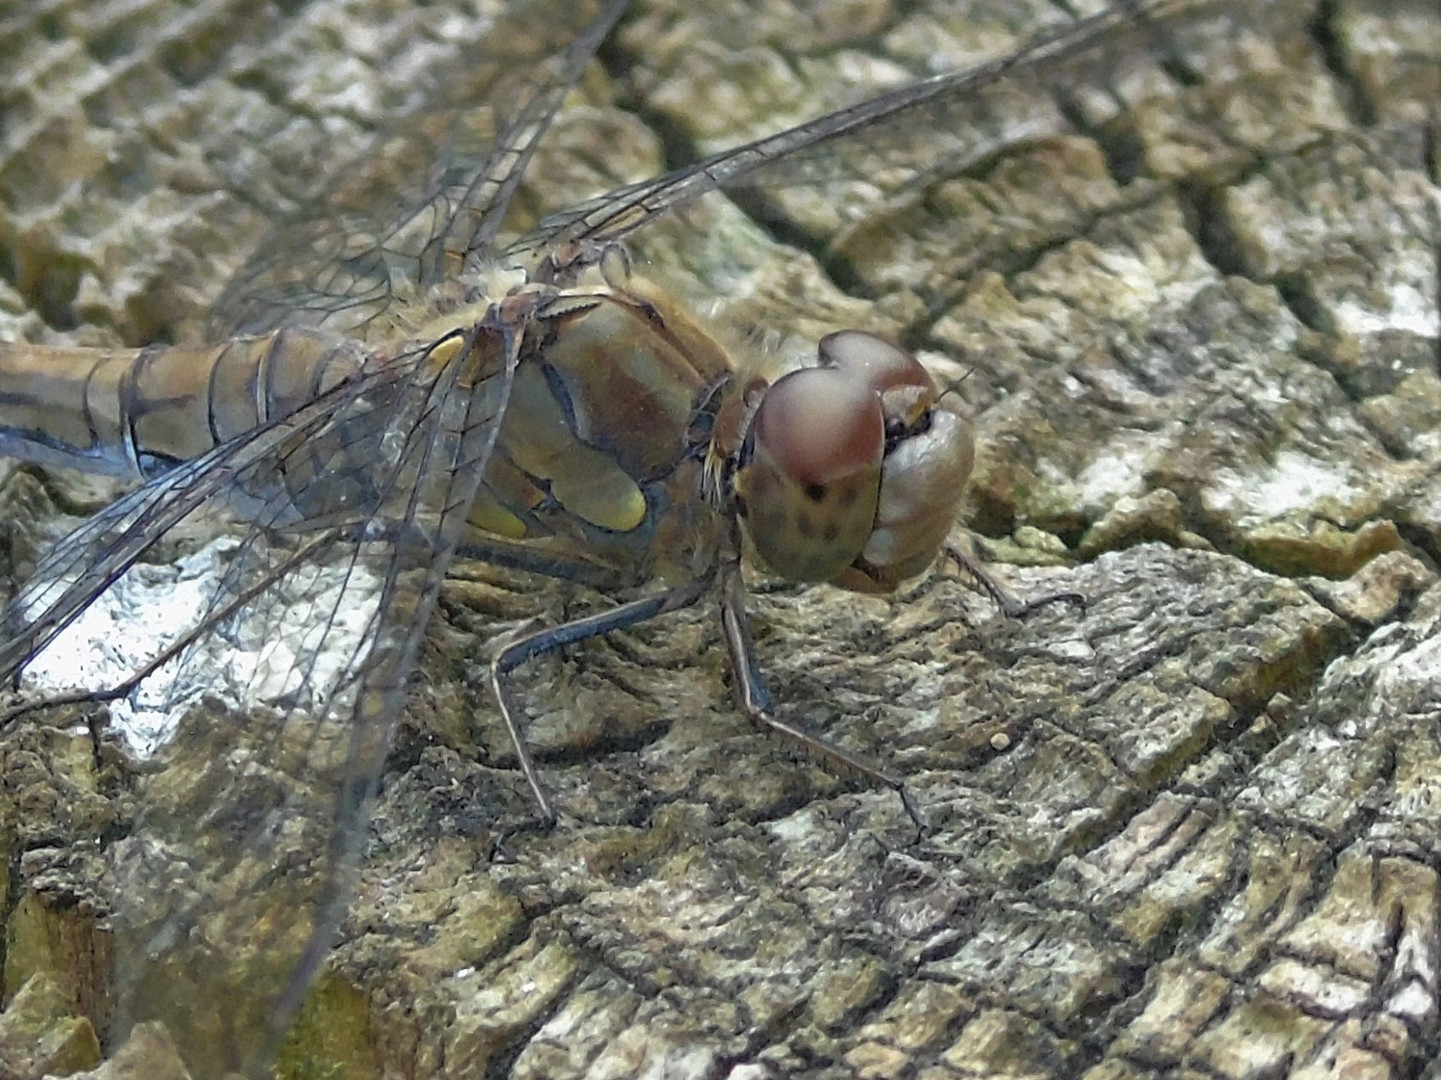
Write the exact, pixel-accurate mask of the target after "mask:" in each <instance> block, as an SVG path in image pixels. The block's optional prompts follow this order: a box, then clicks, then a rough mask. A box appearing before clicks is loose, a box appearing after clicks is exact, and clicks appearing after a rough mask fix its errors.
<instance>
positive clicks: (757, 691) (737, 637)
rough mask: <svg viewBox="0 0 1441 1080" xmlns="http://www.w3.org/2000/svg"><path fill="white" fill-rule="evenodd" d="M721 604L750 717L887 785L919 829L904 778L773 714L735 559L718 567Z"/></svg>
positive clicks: (742, 700)
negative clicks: (747, 615)
mask: <svg viewBox="0 0 1441 1080" xmlns="http://www.w3.org/2000/svg"><path fill="white" fill-rule="evenodd" d="M720 608H721V629H722V636H723V637H724V638H725V643H726V651H727V652H728V653H729V654H730V661H731V670H732V671H733V672H734V673H735V680H736V694H737V696H738V697H739V698H740V703H741V708H743V709H744V710H745V712H746V715H747V716H749V717H750V718H751V720H752V721H754V722H755V723H757V724H762V725H764V726H765V727H768V728H770V729H771V730H772V731H777V732H780V733H781V734H782V735H785V736H787V737H788V738H791V739H794V740H795V741H796V742H798V743H800V744H801V745H802V746H804V747H805V748H806V749H808V750H810V751H812V752H813V753H816V754H819V755H821V756H822V757H825V758H829V759H830V760H831V761H833V762H836V763H837V764H839V765H840V766H842V767H843V768H847V769H851V770H853V771H855V772H858V773H860V774H861V775H862V776H865V777H868V778H869V779H871V780H873V781H875V782H876V783H878V784H882V785H884V786H885V787H888V788H890V789H891V790H892V791H894V792H895V793H896V795H897V796H899V798H900V800H901V805H902V806H903V807H905V811H906V814H907V816H908V817H910V819H911V821H912V822H914V823H915V825H916V827H917V828H918V829H922V830H924V829H925V828H926V822H925V819H924V818H923V817H921V813H920V810H919V808H918V807H917V806H916V804H915V802H914V801H913V800H912V799H911V793H910V791H909V790H908V789H907V788H906V784H905V781H904V780H902V779H901V778H900V777H898V776H896V775H894V774H892V773H889V772H887V771H886V770H885V769H883V768H881V766H880V765H878V764H876V763H875V762H874V761H871V760H870V759H869V758H867V757H864V756H863V755H861V754H856V753H852V752H851V751H850V750H847V749H846V748H845V747H843V746H839V745H837V744H836V743H833V742H831V741H830V740H829V739H827V738H825V737H824V736H822V735H818V734H816V733H815V732H812V731H807V730H806V729H805V728H803V727H800V726H799V725H797V724H794V723H791V722H790V721H789V720H785V719H782V718H781V717H780V716H778V715H776V712H775V701H774V699H773V698H772V697H771V694H770V691H769V690H767V689H766V685H765V679H764V677H763V676H762V675H761V670H760V661H759V659H758V658H757V657H756V645H755V639H754V638H753V637H752V636H751V628H750V620H749V619H748V618H747V617H746V610H745V588H744V585H743V583H742V582H741V575H740V564H739V563H738V562H728V563H725V564H724V565H723V566H722V567H721V570H720Z"/></svg>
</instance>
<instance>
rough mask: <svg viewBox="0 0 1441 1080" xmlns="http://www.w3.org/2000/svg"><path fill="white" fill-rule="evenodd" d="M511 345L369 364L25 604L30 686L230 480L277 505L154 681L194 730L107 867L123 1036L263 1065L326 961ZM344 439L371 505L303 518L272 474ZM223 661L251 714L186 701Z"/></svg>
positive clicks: (88, 546) (478, 337) (176, 748)
mask: <svg viewBox="0 0 1441 1080" xmlns="http://www.w3.org/2000/svg"><path fill="white" fill-rule="evenodd" d="M517 352H518V339H517V336H516V333H515V332H513V331H512V330H511V329H509V328H507V327H503V326H499V325H488V326H482V327H479V328H475V329H472V330H469V331H467V332H465V333H464V334H462V335H458V336H457V337H455V338H453V339H443V341H442V342H440V343H436V345H434V346H429V347H426V348H421V349H416V350H414V351H412V352H411V353H409V354H407V355H402V356H400V357H397V358H395V359H393V360H387V361H385V362H384V363H382V364H378V365H377V366H376V368H375V370H369V371H366V372H362V373H361V374H360V375H359V376H357V377H356V378H355V379H353V380H352V381H351V382H348V383H344V384H342V385H340V386H338V387H336V388H335V389H334V390H332V391H331V392H330V393H328V394H326V395H324V396H323V397H321V398H319V399H317V400H316V401H315V402H314V403H312V404H311V405H308V406H306V407H305V408H303V409H301V410H299V412H297V413H295V414H293V415H292V416H290V417H287V418H285V419H283V420H280V421H276V422H274V423H271V424H269V425H267V426H266V427H264V428H261V429H259V430H258V431H256V432H252V433H250V434H249V435H247V436H245V437H243V438H241V439H239V440H236V441H233V442H231V443H228V444H225V445H223V446H221V447H219V448H218V449H217V450H216V451H214V452H212V453H211V454H208V455H206V456H205V457H203V458H200V459H198V460H197V461H195V462H194V463H191V464H190V465H187V466H183V467H181V468H180V469H178V470H176V471H175V472H174V473H171V474H168V475H166V476H164V477H161V478H160V479H158V480H157V481H155V482H153V483H151V484H149V485H147V486H146V487H143V488H141V489H139V490H138V491H136V492H135V493H133V494H132V495H130V496H128V497H127V498H125V499H123V500H121V501H120V502H119V503H116V504H115V505H114V506H112V507H110V508H109V509H107V510H105V511H102V512H101V513H100V514H99V515H97V516H96V517H95V518H93V519H92V520H91V521H90V522H88V523H87V524H86V525H85V526H83V527H82V528H81V530H80V531H79V533H77V534H76V535H75V536H74V537H72V539H71V541H70V542H68V543H67V544H66V545H64V547H63V548H62V549H60V550H59V551H58V552H57V553H56V554H55V555H54V556H52V558H50V559H48V560H46V562H45V563H44V564H43V565H42V567H41V568H40V570H39V572H38V573H37V576H36V577H35V578H34V579H33V580H32V582H31V583H30V584H28V585H27V586H26V588H25V589H24V590H23V591H22V592H21V594H20V595H19V596H17V598H16V600H15V601H14V602H13V603H12V606H11V608H10V609H9V611H8V612H7V615H6V625H7V626H8V627H10V628H12V629H15V630H16V631H17V632H16V633H14V635H13V637H12V638H11V640H9V641H8V642H7V645H6V650H5V652H4V654H3V655H4V661H3V663H4V667H3V669H0V670H3V672H4V673H5V674H6V675H14V674H15V673H16V672H17V670H18V669H19V668H21V667H22V666H23V665H24V664H25V663H26V662H27V661H28V660H29V659H30V658H31V657H33V656H34V655H35V654H36V653H37V652H39V651H40V650H42V649H43V648H44V647H45V646H47V645H53V644H55V642H56V638H57V637H58V635H59V634H60V633H61V632H62V631H63V629H64V628H65V627H66V626H67V625H69V624H70V623H72V622H73V621H74V620H75V618H76V617H77V616H78V615H79V614H80V613H81V612H83V611H84V609H85V608H86V607H87V606H89V605H90V604H91V603H93V602H94V601H95V600H96V599H97V598H98V597H99V595H100V594H101V593H103V592H105V591H106V590H107V589H109V588H111V587H112V586H113V585H115V584H117V583H119V582H122V579H123V578H124V577H125V575H126V573H127V571H129V570H130V569H131V568H133V567H134V566H135V564H136V561H137V560H138V559H139V558H140V557H141V556H142V555H144V553H145V552H146V551H147V550H148V549H149V548H151V547H153V546H154V545H155V544H156V543H159V542H161V541H162V540H163V539H164V538H165V537H166V536H167V534H169V533H170V532H171V531H172V530H173V529H174V528H175V527H177V526H178V525H179V524H180V523H181V522H182V521H183V520H185V518H187V517H188V516H189V514H190V512H191V511H192V510H193V509H196V508H199V507H202V506H204V505H205V504H206V503H207V502H208V501H210V500H211V499H212V498H214V497H215V496H216V495H217V493H218V492H220V491H221V490H222V489H223V488H226V487H228V486H230V485H239V486H240V487H241V488H245V489H248V490H249V491H250V492H251V493H252V494H254V493H257V492H268V500H267V501H266V502H265V503H264V504H263V507H262V508H261V509H260V510H259V512H257V513H254V515H253V519H254V522H255V527H254V528H252V529H250V530H249V531H247V532H246V533H245V535H244V537H243V539H241V540H240V542H239V544H238V545H237V546H236V547H235V548H234V549H232V550H229V551H228V552H227V553H226V555H225V558H224V560H223V562H224V569H223V571H222V573H221V575H220V580H219V583H218V584H217V585H216V586H215V587H214V589H213V591H212V593H211V594H210V595H211V598H210V600H209V602H208V604H206V605H205V606H204V607H203V609H202V610H201V611H200V612H199V613H198V614H197V616H196V618H195V622H194V624H193V626H192V627H190V628H188V629H186V630H185V631H183V632H182V633H181V634H180V635H179V637H178V639H177V641H176V642H175V643H174V644H172V646H171V647H170V648H168V649H165V650H162V651H161V652H160V653H158V654H157V655H156V656H154V657H153V658H152V659H151V661H150V662H149V663H144V664H142V665H141V667H140V670H139V671H138V672H137V674H138V675H140V676H144V677H150V676H157V677H158V676H160V675H162V672H161V671H159V670H158V668H157V662H164V666H165V667H167V668H170V669H172V670H170V671H168V672H165V673H163V674H164V675H165V678H166V683H167V686H168V687H170V689H169V690H167V691H166V693H165V695H164V696H165V697H166V698H168V699H169V700H167V701H165V702H164V705H165V706H166V707H174V708H179V707H180V706H181V705H182V704H184V708H185V710H186V717H185V719H184V720H183V721H182V723H181V728H180V730H179V731H178V732H176V733H175V734H174V735H173V736H172V737H171V738H170V739H169V740H168V743H167V745H166V748H165V750H164V761H165V765H166V768H164V769H163V770H160V771H158V772H157V773H156V774H155V775H154V776H153V777H152V778H151V779H150V780H148V781H147V782H146V786H147V787H148V789H149V790H148V792H147V795H146V798H145V802H146V805H147V807H148V809H147V811H146V813H145V816H144V818H143V819H142V821H141V822H140V827H139V828H137V830H136V831H135V833H134V834H133V835H132V836H130V837H128V838H127V839H125V840H123V841H120V842H118V843H117V844H115V845H114V846H113V847H112V849H111V853H110V855H111V862H112V866H113V868H114V873H115V875H116V877H117V878H118V880H119V882H120V887H119V889H118V890H117V892H116V899H115V905H116V910H115V915H116V919H115V923H116V925H117V927H118V928H119V930H118V932H119V933H120V935H121V938H122V942H121V945H120V947H119V948H118V949H117V956H119V957H120V958H121V961H120V965H119V971H118V973H117V976H118V994H119V999H120V1000H119V1007H118V1018H119V1021H120V1024H121V1026H122V1027H124V1026H127V1025H128V1024H129V1023H131V1022H134V1021H136V1020H140V1019H149V1018H160V1019H164V1020H165V1021H166V1023H167V1025H168V1026H169V1028H170V1030H171V1031H172V1032H173V1033H174V1034H175V1035H176V1036H177V1038H178V1040H179V1041H180V1042H181V1044H182V1045H183V1046H185V1047H186V1049H187V1054H188V1055H194V1056H193V1057H192V1058H190V1060H191V1067H192V1068H195V1069H198V1070H199V1072H200V1074H202V1075H212V1074H213V1075H220V1074H221V1073H223V1072H225V1071H226V1070H242V1071H246V1072H254V1071H255V1070H257V1069H259V1068H261V1067H262V1066H263V1063H264V1061H265V1060H266V1057H267V1056H268V1054H269V1053H270V1052H272V1051H273V1049H274V1046H275V1041H276V1039H277V1038H278V1036H279V1035H280V1034H281V1033H282V1032H283V1031H284V1030H285V1028H286V1026H287V1024H288V1022H289V1020H290V1018H291V1016H292V1015H293V1012H294V1009H295V1008H296V1007H298V1004H299V1001H300V998H301V995H302V993H303V991H304V989H305V987H306V986H307V985H308V983H309V981H310V979H311V977H312V976H313V974H314V972H315V969H316V967H317V965H318V964H319V963H320V960H321V959H322V958H323V956H324V955H325V952H326V949H327V948H328V945H329V941H330V937H331V935H332V934H333V932H334V928H335V926H336V924H337V921H338V919H339V917H340V914H341V913H342V911H343V909H344V905H345V903H346V902H347V899H348V896H349V889H350V875H351V872H352V870H353V867H354V865H355V862H356V859H357V857H358V853H359V845H360V843H361V840H362V838H363V836H364V831H365V830H364V827H363V826H364V822H365V820H366V817H367V814H368V808H369V804H370V801H371V799H372V798H373V796H374V793H375V786H376V783H377V779H378V776H379V774H380V769H381V766H382V765H383V763H384V760H385V755H386V753H387V752H388V750H389V748H390V745H391V742H392V740H393V736H394V732H395V725H396V723H397V720H396V718H397V716H398V715H399V713H400V699H401V697H402V694H403V691H404V685H405V678H406V675H407V674H408V673H409V672H410V670H411V668H412V667H413V665H414V663H415V660H416V655H417V651H418V649H419V647H420V643H421V640H422V638H423V633H424V627H425V623H426V622H427V620H428V618H429V616H430V613H431V611H432V609H433V607H434V604H435V600H436V597H437V595H438V592H439V589H440V584H441V582H442V581H443V579H444V576H445V572H446V569H447V568H448V566H449V563H450V559H451V557H452V555H453V553H454V550H455V546H456V544H457V543H458V542H459V539H460V537H461V532H462V530H463V529H464V527H465V518H466V514H467V512H468V510H469V506H470V503H471V501H472V500H473V498H474V495H475V492H476V489H477V487H478V485H479V483H480V478H481V477H482V475H483V474H484V470H485V465H486V463H487V462H488V460H489V456H490V453H491V451H492V449H493V447H494V444H495V439H496V434H497V431H498V428H499V423H498V421H499V418H500V416H501V415H502V414H503V412H504V407H505V403H506V400H507V397H508V394H509V386H510V381H511V377H512V375H513V372H514V368H515V363H516V357H517ZM337 434H339V435H340V436H342V437H343V438H344V439H345V440H347V441H348V442H349V443H350V445H349V450H350V452H351V453H352V454H353V455H359V456H362V457H364V458H367V459H369V460H370V462H371V463H372V465H373V473H372V475H371V476H370V477H369V478H368V488H367V490H368V491H369V495H368V497H367V498H365V499H363V500H361V501H356V500H355V492H356V490H357V489H356V487H355V486H354V485H353V484H348V483H345V482H343V481H341V482H338V486H337V487H336V491H337V493H339V494H341V495H344V496H345V497H346V498H345V500H344V502H345V505H344V506H343V507H340V508H338V509H337V508H335V507H330V508H328V509H330V511H331V512H329V513H323V514H318V515H317V517H316V518H314V519H306V518H303V517H302V518H299V519H297V517H296V500H295V495H294V492H293V491H292V490H290V489H289V488H287V487H286V486H285V485H284V484H277V483H276V482H275V478H276V477H277V476H282V477H283V476H286V475H287V472H290V473H292V474H294V473H296V472H297V470H300V469H305V468H309V462H308V461H307V460H305V459H304V455H306V454H307V453H308V448H309V447H311V446H313V444H314V443H315V442H316V441H317V440H325V439H326V438H327V437H330V436H334V435H337ZM325 482H326V481H325V479H324V478H320V479H317V481H316V483H317V484H321V485H323V484H324V483H325ZM308 494H309V495H310V496H311V497H312V498H311V500H310V501H309V502H308V503H307V504H306V505H308V506H311V507H315V508H318V509H320V510H324V509H327V507H326V506H325V505H324V504H325V502H326V500H325V499H324V498H323V497H322V494H321V493H320V492H316V491H311V492H309V493H308ZM317 522H319V524H317ZM37 609H39V610H38V612H37ZM218 669H225V670H227V671H228V675H229V679H230V683H229V685H230V687H231V689H233V690H234V691H235V694H236V697H237V699H238V701H240V702H245V703H247V708H248V709H249V710H250V711H249V712H248V715H245V716H243V717H240V716H226V717H225V718H224V722H216V717H215V716H214V713H215V711H216V709H217V708H218V706H217V705H215V704H214V702H213V700H207V699H201V698H193V699H189V700H188V703H185V701H184V699H187V698H188V693H189V692H190V691H192V690H194V689H196V688H199V687H210V686H214V685H216V679H217V675H219V674H220V671H219V670H218ZM221 685H225V683H224V680H223V679H222V683H221ZM143 686H144V679H143V678H142V679H141V680H140V681H139V682H138V684H137V685H136V686H135V688H134V689H135V690H136V692H137V693H138V692H139V691H140V690H141V689H142V688H143ZM176 699H181V700H176ZM256 703H258V704H256ZM217 1001H226V1002H231V1003H233V1007H230V1008H226V1009H221V1010H217V1009H216V1008H215V1007H214V1006H215V1002H217ZM221 1025H223V1029H222V1027H221Z"/></svg>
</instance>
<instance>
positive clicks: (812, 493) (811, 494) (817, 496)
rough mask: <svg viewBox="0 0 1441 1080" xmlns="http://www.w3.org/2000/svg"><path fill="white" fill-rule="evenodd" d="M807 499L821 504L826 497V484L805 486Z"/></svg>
mask: <svg viewBox="0 0 1441 1080" xmlns="http://www.w3.org/2000/svg"><path fill="white" fill-rule="evenodd" d="M805 493H806V498H807V499H809V500H810V501H811V502H820V501H821V500H822V499H824V498H825V497H826V486H825V484H807V485H806V486H805Z"/></svg>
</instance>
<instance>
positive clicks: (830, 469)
mask: <svg viewBox="0 0 1441 1080" xmlns="http://www.w3.org/2000/svg"><path fill="white" fill-rule="evenodd" d="M752 430H753V431H754V432H755V439H756V442H757V444H758V445H763V446H764V448H765V449H766V451H768V452H769V454H770V456H771V458H772V459H773V460H774V461H775V463H776V465H777V466H779V467H780V468H781V469H782V470H784V471H785V473H786V475H788V476H790V477H791V478H792V479H794V480H795V481H796V482H797V483H799V484H802V485H807V486H813V485H817V484H821V485H824V484H828V483H830V482H831V481H833V480H836V479H838V478H840V477H842V476H845V475H847V474H849V473H853V472H855V471H856V470H857V469H859V468H863V467H866V466H873V465H878V464H880V460H881V453H882V451H883V450H884V444H885V435H886V431H885V420H884V418H883V417H882V415H881V408H880V402H879V401H878V400H877V398H876V395H875V393H874V392H873V391H872V390H871V388H870V387H869V386H867V385H866V384H865V383H864V382H861V381H859V380H857V379H855V378H852V377H851V376H850V375H848V374H845V373H843V372H840V371H834V370H830V369H827V368H805V369H804V370H802V371H793V372H791V373H790V374H789V375H786V376H785V377H784V378H781V379H779V380H777V382H776V384H775V385H774V386H772V387H771V388H770V389H769V390H767V391H766V395H765V397H764V398H763V399H762V401H761V404H760V408H758V409H757V410H756V415H755V420H754V421H753V428H752Z"/></svg>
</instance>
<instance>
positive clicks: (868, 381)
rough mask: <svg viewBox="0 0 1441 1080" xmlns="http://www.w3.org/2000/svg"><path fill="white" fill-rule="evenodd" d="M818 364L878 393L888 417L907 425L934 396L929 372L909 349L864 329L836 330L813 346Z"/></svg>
mask: <svg viewBox="0 0 1441 1080" xmlns="http://www.w3.org/2000/svg"><path fill="white" fill-rule="evenodd" d="M816 351H817V352H818V353H819V354H820V359H821V364H822V365H823V366H824V367H826V368H829V369H833V370H836V371H841V372H845V373H846V374H848V375H850V376H851V377H852V378H854V379H856V380H857V381H859V382H863V383H865V385H867V386H869V387H870V388H871V389H872V390H874V391H875V392H876V393H877V394H879V395H880V397H881V401H882V403H883V405H884V409H885V418H886V420H887V421H891V422H899V423H902V424H905V425H907V426H910V425H911V424H914V423H915V422H916V420H917V419H918V418H919V417H920V415H921V413H922V412H924V411H925V410H926V409H928V408H929V407H930V406H931V405H932V404H933V403H934V402H935V400H936V384H935V382H934V381H933V380H932V379H931V373H930V372H929V371H927V370H926V369H925V366H924V365H922V364H921V362H920V361H919V360H917V359H916V358H915V357H914V356H912V355H911V354H910V353H908V352H906V351H905V350H904V349H902V348H900V347H899V346H897V345H893V344H891V343H890V342H889V341H887V340H886V339H885V338H882V337H877V336H876V335H875V334H870V333H867V332H866V331H864V330H837V331H836V332H835V333H833V334H827V335H826V336H825V337H823V338H821V340H820V343H819V344H818V345H817V346H816Z"/></svg>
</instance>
